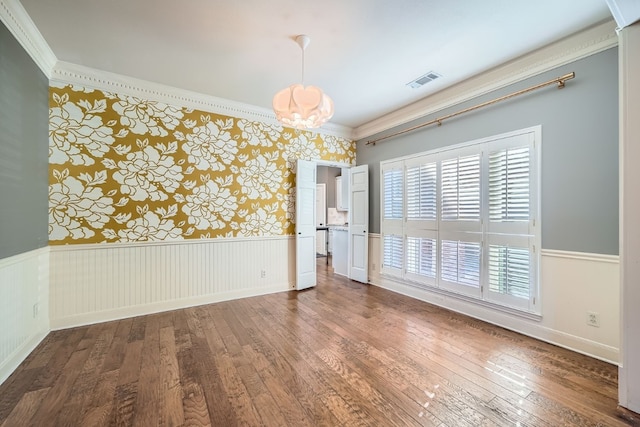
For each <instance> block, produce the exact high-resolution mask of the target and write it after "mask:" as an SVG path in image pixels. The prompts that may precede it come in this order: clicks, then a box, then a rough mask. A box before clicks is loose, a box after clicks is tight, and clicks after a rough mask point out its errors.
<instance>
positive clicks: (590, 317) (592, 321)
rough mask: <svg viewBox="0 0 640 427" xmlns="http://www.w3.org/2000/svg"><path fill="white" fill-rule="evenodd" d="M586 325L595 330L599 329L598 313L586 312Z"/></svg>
mask: <svg viewBox="0 0 640 427" xmlns="http://www.w3.org/2000/svg"><path fill="white" fill-rule="evenodd" d="M587 325H589V326H594V327H596V328H599V327H600V316H599V315H598V313H594V312H592V311H587Z"/></svg>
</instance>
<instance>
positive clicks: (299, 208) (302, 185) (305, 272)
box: [296, 160, 316, 290]
mask: <svg viewBox="0 0 640 427" xmlns="http://www.w3.org/2000/svg"><path fill="white" fill-rule="evenodd" d="M296 169H297V170H296V289H298V290H301V289H306V288H310V287H312V286H315V285H316V209H315V202H316V164H315V163H314V162H310V161H307V160H298V164H297V168H296Z"/></svg>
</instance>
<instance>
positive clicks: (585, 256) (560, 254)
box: [540, 249, 620, 264]
mask: <svg viewBox="0 0 640 427" xmlns="http://www.w3.org/2000/svg"><path fill="white" fill-rule="evenodd" d="M540 255H542V256H543V257H553V258H568V259H579V260H585V261H594V262H606V263H611V264H619V263H620V257H619V256H618V255H605V254H592V253H587V252H574V251H561V250H557V249H542V250H541V251H540Z"/></svg>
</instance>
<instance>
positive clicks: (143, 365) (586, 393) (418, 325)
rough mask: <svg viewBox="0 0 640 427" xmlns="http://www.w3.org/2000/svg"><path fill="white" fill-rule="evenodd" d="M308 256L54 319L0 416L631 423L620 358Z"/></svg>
mask: <svg viewBox="0 0 640 427" xmlns="http://www.w3.org/2000/svg"><path fill="white" fill-rule="evenodd" d="M317 262H318V270H319V279H318V280H319V283H318V286H317V287H316V288H314V289H310V290H306V291H302V292H288V293H279V294H273V295H267V296H260V297H254V298H247V299H243V300H236V301H230V302H223V303H218V304H211V305H207V306H201V307H194V308H189V309H184V310H177V311H172V312H166V313H161V314H156V315H150V316H141V317H136V318H133V319H125V320H120V321H115V322H109V323H102V324H97V325H92V326H87V327H81V328H75V329H69V330H64V331H57V332H52V333H50V334H49V335H48V337H47V338H46V339H45V340H44V341H43V342H42V343H41V344H40V345H39V346H38V348H37V349H36V350H35V351H34V352H33V353H32V354H31V355H30V356H29V357H28V358H27V360H25V362H24V363H23V364H22V365H20V367H19V368H18V369H17V370H16V372H15V373H14V374H13V375H12V376H11V377H10V378H9V379H8V380H7V381H6V382H5V383H4V384H3V385H2V386H0V424H1V425H2V426H101V425H118V426H127V425H141V426H156V425H162V426H179V425H188V426H199V425H212V426H233V425H250V426H254V425H267V426H316V425H323V426H340V425H357V426H408V425H428V426H560V425H562V426H626V425H638V424H637V421H634V419H633V417H634V416H635V415H633V414H632V415H628V416H627V417H626V418H623V417H622V416H621V415H620V413H619V412H618V411H617V409H616V402H617V368H616V367H615V366H612V365H609V364H607V363H604V362H601V361H598V360H595V359H591V358H589V357H585V356H582V355H580V354H577V353H573V352H571V351H567V350H564V349H561V348H558V347H555V346H552V345H549V344H545V343H543V342H540V341H536V340H534V339H530V338H527V337H524V336H522V335H519V334H516V333H513V332H510V331H507V330H504V329H502V328H498V327H495V326H492V325H489V324H486V323H483V322H481V321H477V320H474V319H471V318H468V317H465V316H462V315H458V314H455V313H452V312H449V311H446V310H443V309H440V308H437V307H434V306H431V305H429V304H426V303H423V302H420V301H417V300H413V299H411V298H408V297H404V296H401V295H397V294H394V293H391V292H388V291H386V290H383V289H380V288H377V287H373V286H367V285H362V284H359V283H356V282H351V281H349V280H346V279H344V278H341V277H339V276H335V277H334V276H333V274H332V273H331V270H330V268H328V267H327V266H326V265H325V264H324V258H319V259H318V261H317ZM634 423H636V424H634Z"/></svg>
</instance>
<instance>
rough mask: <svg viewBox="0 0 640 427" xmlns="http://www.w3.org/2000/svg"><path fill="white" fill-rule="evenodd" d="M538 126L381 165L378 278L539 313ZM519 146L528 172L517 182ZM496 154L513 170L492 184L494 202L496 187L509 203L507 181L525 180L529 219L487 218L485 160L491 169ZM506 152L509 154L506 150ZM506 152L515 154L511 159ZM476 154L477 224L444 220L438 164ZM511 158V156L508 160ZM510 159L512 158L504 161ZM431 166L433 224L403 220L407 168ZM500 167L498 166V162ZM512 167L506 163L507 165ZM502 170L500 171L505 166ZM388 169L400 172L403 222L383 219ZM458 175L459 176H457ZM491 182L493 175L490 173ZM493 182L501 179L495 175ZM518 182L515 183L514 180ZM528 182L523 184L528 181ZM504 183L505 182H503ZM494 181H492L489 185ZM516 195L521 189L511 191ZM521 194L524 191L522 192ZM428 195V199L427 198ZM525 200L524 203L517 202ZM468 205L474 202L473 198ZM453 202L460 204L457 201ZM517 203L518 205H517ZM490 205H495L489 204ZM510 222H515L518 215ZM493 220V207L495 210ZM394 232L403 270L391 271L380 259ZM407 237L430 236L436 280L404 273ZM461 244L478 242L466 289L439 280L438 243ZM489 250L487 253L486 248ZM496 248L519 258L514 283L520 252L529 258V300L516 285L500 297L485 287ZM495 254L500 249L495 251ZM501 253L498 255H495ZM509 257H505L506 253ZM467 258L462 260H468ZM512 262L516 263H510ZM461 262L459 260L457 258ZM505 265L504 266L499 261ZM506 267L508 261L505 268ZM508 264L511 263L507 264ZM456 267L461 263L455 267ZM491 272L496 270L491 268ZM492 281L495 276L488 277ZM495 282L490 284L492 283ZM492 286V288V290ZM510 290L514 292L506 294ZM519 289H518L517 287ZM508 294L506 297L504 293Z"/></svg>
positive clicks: (518, 267)
mask: <svg viewBox="0 0 640 427" xmlns="http://www.w3.org/2000/svg"><path fill="white" fill-rule="evenodd" d="M541 135H542V127H541V126H533V127H529V128H525V129H520V130H516V131H513V132H508V133H504V134H500V135H495V136H490V137H487V138H482V139H478V140H474V141H470V142H466V143H462V144H455V145H451V146H448V147H444V148H440V149H436V150H430V151H426V152H421V153H416V154H412V155H410V156H404V157H401V158H394V159H389V160H386V161H381V162H380V177H381V180H380V194H381V197H380V217H381V221H380V226H381V227H380V235H381V244H380V255H381V271H380V272H381V274H382V275H383V276H388V277H390V278H392V279H394V280H400V281H402V282H403V283H405V284H410V285H412V286H417V287H420V288H424V289H427V290H432V291H436V292H439V293H445V294H450V295H452V296H459V297H462V298H465V299H469V300H472V301H474V300H476V301H478V302H479V303H482V304H483V305H489V306H494V307H496V308H498V309H501V308H505V309H514V310H516V312H526V313H530V314H538V315H539V314H540V313H541V306H540V285H539V277H540V275H539V266H540V250H539V248H540V242H541V224H540V180H541V176H540V175H541V170H540V155H541V146H542V140H541ZM518 147H528V148H529V151H528V165H529V169H528V174H525V175H523V176H526V179H525V178H521V177H520V176H519V175H517V172H518V171H522V170H524V169H519V170H518V169H517V168H518V167H520V165H519V163H518V162H519V161H520V160H519V159H518V157H517V155H516V154H517V152H515V151H513V150H516V149H518ZM501 150H503V151H504V150H506V154H504V155H503V156H502V157H504V158H506V159H507V160H505V161H506V162H509V161H512V163H513V165H515V166H513V169H516V172H514V174H513V176H515V178H511V175H509V170H507V172H505V174H506V175H505V176H506V178H504V179H503V181H504V182H506V184H501V183H500V182H498V184H497V186H496V185H495V184H494V193H493V195H494V198H495V195H496V192H495V188H498V189H499V186H500V185H505V188H506V190H504V191H503V193H506V196H504V197H507V201H506V202H505V203H507V204H508V203H511V202H510V201H509V200H508V198H509V197H510V196H509V194H515V193H514V192H513V191H512V189H511V188H510V187H509V186H510V185H511V181H510V180H515V184H514V186H515V187H514V188H516V187H518V186H519V185H522V183H523V182H528V194H529V199H528V203H529V205H528V207H529V217H528V219H527V220H517V219H516V220H509V219H508V218H507V219H506V220H498V221H495V220H494V221H492V220H490V201H489V196H490V195H491V193H490V185H489V178H490V176H489V175H490V167H491V164H490V160H491V156H492V155H493V156H494V167H495V165H496V164H498V163H496V159H497V160H498V161H500V162H502V158H501V157H500V154H496V153H498V152H499V151H501ZM509 150H511V151H509ZM511 153H515V154H513V155H511ZM473 155H479V177H480V178H479V180H480V182H479V200H480V204H479V209H480V217H479V220H477V221H475V220H467V219H459V220H444V219H443V218H442V203H443V201H442V194H441V193H442V174H443V171H442V169H443V168H442V164H443V161H444V162H447V161H448V160H450V159H454V158H458V159H460V158H465V157H468V156H473ZM509 156H511V157H509ZM509 159H512V160H509ZM433 163H435V164H436V171H437V179H436V195H435V200H436V220H435V221H432V220H420V219H419V220H413V219H411V220H410V219H408V204H409V202H408V201H407V197H408V188H409V183H408V171H409V170H411V169H412V168H416V167H419V166H420V165H424V164H433ZM499 165H503V163H500V164H499ZM510 165H511V164H507V166H510ZM507 166H505V168H506V167H507ZM389 170H395V171H399V170H402V197H401V199H402V212H403V215H402V219H397V218H395V219H393V220H389V219H386V220H385V218H384V209H385V200H384V194H383V193H384V190H385V188H384V184H385V183H384V173H385V172H387V171H389ZM458 176H459V175H458ZM493 176H494V180H495V176H496V172H493ZM498 178H500V179H502V177H501V176H499V175H498ZM518 179H520V181H518ZM527 179H528V181H527ZM505 180H506V181H505ZM494 183H495V181H494ZM516 191H520V190H519V189H518V188H516ZM523 191H524V190H523ZM429 197H430V196H429ZM522 200H524V199H522ZM522 200H521V199H515V202H513V205H514V206H515V207H516V214H518V215H522V212H519V211H517V209H521V208H522V206H525V205H524V204H523V203H521V202H522ZM472 202H473V200H472ZM457 203H460V201H458V202H457ZM518 203H520V204H519V205H518ZM494 207H495V202H494ZM518 215H516V216H515V218H517V216H518ZM494 218H495V209H494ZM389 234H393V235H395V236H402V242H403V246H402V268H401V269H397V268H390V267H389V266H386V267H385V266H384V265H383V263H382V259H383V258H382V256H383V252H384V236H385V235H389ZM411 238H435V240H436V244H435V251H436V253H437V257H436V277H435V279H433V278H431V277H427V276H423V275H421V274H415V273H411V272H409V269H408V254H409V250H408V249H409V242H410V241H411ZM445 240H451V241H461V242H472V243H479V244H480V259H479V286H477V287H475V286H468V285H466V284H461V283H456V282H450V281H447V280H444V278H443V272H442V267H443V264H442V247H443V241H445ZM491 245H494V246H493V251H494V252H491V253H490V250H489V249H490V246H491ZM495 245H504V246H505V248H507V247H508V248H511V249H514V250H512V251H508V249H506V250H507V251H508V252H507V254H516V255H513V256H514V257H516V256H519V257H520V258H518V259H517V261H521V262H520V264H514V266H513V269H512V270H511V271H514V275H513V276H512V277H514V278H515V279H514V280H519V281H520V283H522V282H521V280H522V275H523V274H525V273H524V271H525V270H522V268H526V267H527V265H526V264H524V263H525V261H523V259H526V258H522V255H523V252H522V251H521V249H526V250H527V251H528V253H529V254H530V259H529V264H528V268H529V271H528V273H529V298H528V299H527V298H523V297H520V296H519V295H522V293H521V292H520V293H519V292H518V287H517V286H515V285H514V287H513V288H509V287H507V288H505V289H507V291H504V292H506V293H499V292H495V291H492V290H491V289H490V283H489V279H490V271H489V263H490V262H491V261H492V260H490V255H491V254H493V255H494V258H493V261H495V260H496V259H498V258H496V257H495V255H496V254H497V253H498V252H496V248H495ZM498 250H499V249H498ZM499 253H500V254H504V252H503V251H501V252H499ZM507 256H510V255H507ZM468 260H469V259H467V261H468ZM514 262H515V261H514ZM458 263H460V260H458ZM503 264H504V263H503ZM507 264H509V262H507V263H506V264H504V265H507ZM509 265H511V264H509ZM458 268H460V265H458ZM492 271H494V272H495V270H492ZM492 277H493V278H494V279H495V275H494V276H492ZM494 283H495V281H494ZM494 288H495V286H494ZM511 289H513V290H511ZM520 289H522V288H520ZM509 292H511V293H509Z"/></svg>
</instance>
